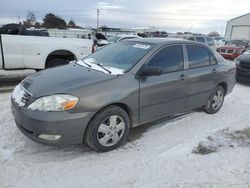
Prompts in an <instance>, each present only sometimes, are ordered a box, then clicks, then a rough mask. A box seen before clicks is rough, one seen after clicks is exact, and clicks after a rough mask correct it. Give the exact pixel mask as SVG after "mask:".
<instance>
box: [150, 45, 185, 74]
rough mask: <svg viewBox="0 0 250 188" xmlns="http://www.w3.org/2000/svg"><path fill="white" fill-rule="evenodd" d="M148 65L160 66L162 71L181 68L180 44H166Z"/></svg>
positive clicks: (181, 52)
mask: <svg viewBox="0 0 250 188" xmlns="http://www.w3.org/2000/svg"><path fill="white" fill-rule="evenodd" d="M148 66H149V67H160V68H161V71H162V72H163V73H166V72H172V71H178V70H182V69H183V49H182V46H181V45H175V46H168V47H166V48H164V49H163V50H161V51H160V52H158V53H157V54H156V55H155V56H154V57H153V58H152V59H151V60H150V61H149V63H148Z"/></svg>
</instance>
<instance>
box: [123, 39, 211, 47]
mask: <svg viewBox="0 0 250 188" xmlns="http://www.w3.org/2000/svg"><path fill="white" fill-rule="evenodd" d="M126 41H132V42H144V43H151V44H171V43H180V44H185V43H186V44H187V43H188V44H198V45H203V46H206V45H205V44H203V43H201V42H196V41H190V40H185V39H179V38H177V39H174V38H133V39H128V40H126Z"/></svg>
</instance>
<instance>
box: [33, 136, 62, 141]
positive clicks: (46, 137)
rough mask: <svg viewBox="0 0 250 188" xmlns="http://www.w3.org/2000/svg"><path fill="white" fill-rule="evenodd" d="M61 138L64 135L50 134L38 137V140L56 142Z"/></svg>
mask: <svg viewBox="0 0 250 188" xmlns="http://www.w3.org/2000/svg"><path fill="white" fill-rule="evenodd" d="M61 137H62V135H49V134H40V135H38V138H41V139H43V140H48V141H56V140H59V139H60V138H61Z"/></svg>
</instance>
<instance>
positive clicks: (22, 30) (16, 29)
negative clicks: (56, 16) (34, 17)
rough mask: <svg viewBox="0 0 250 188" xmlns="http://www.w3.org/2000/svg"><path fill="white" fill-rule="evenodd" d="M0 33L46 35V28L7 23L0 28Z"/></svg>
mask: <svg viewBox="0 0 250 188" xmlns="http://www.w3.org/2000/svg"><path fill="white" fill-rule="evenodd" d="M0 34H9V35H24V36H27V35H28V36H41V37H42V36H43V37H48V36H49V33H48V31H47V30H36V29H27V28H26V27H24V26H22V25H20V24H7V25H4V26H3V27H1V28H0Z"/></svg>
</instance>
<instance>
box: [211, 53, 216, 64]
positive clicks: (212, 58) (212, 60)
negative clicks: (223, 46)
mask: <svg viewBox="0 0 250 188" xmlns="http://www.w3.org/2000/svg"><path fill="white" fill-rule="evenodd" d="M216 63H217V61H216V60H215V57H214V56H213V55H212V54H210V64H211V65H215V64H216Z"/></svg>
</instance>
